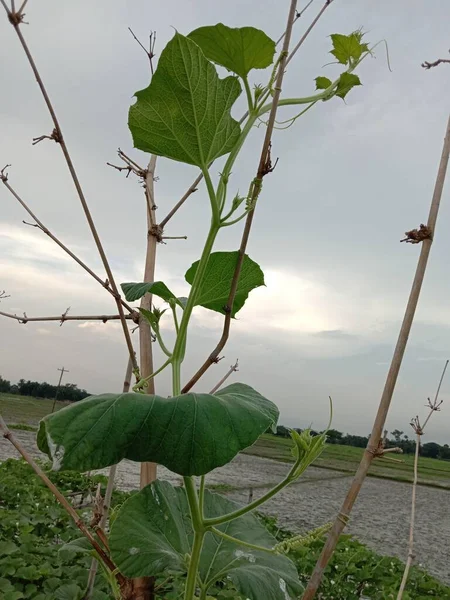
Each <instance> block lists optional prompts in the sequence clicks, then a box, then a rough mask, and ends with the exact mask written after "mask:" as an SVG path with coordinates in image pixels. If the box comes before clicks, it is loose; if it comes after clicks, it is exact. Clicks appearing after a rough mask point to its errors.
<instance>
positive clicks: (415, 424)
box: [397, 360, 448, 600]
mask: <svg viewBox="0 0 450 600" xmlns="http://www.w3.org/2000/svg"><path fill="white" fill-rule="evenodd" d="M447 367H448V360H447V361H446V363H445V366H444V370H443V371H442V375H441V378H440V380H439V384H438V387H437V391H436V396H435V398H434V402H431V400H430V399H428V404H427V407H428V408H429V409H430V411H429V413H428V416H427V418H426V419H425V423H424V424H423V425H421V424H420V421H419V417H418V416H417V417H415V418H414V419H413V420H412V421H411V426H412V428H413V429H414V433H415V434H416V451H415V453H414V479H413V488H412V498H411V517H410V523H409V541H408V558H407V559H406V565H405V570H404V572H403V577H402V582H401V584H400V589H399V590H398V595H397V600H401V599H402V598H403V593H404V591H405V587H406V583H407V581H408V575H409V570H410V568H411V565H412V563H413V560H414V558H415V554H414V528H415V524H416V493H417V481H418V469H419V451H420V443H421V438H422V435H423V433H424V430H425V427H426V426H427V423H428V421H429V420H430V417H431V415H432V414H433V413H435V412H438V411H440V410H441V404H442V400H441V401H440V402H439V400H438V396H439V392H440V391H441V385H442V382H443V380H444V377H445V372H446V370H447Z"/></svg>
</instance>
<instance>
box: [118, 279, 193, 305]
mask: <svg viewBox="0 0 450 600" xmlns="http://www.w3.org/2000/svg"><path fill="white" fill-rule="evenodd" d="M120 287H121V288H122V291H123V293H124V294H125V299H126V300H127V302H136V300H139V299H140V298H142V296H145V294H153V295H154V296H158V297H159V298H162V299H163V300H165V301H166V302H170V301H171V300H173V301H175V302H176V303H177V304H178V305H179V306H181V308H183V303H182V299H181V298H177V297H176V296H175V294H174V293H173V292H171V291H170V290H169V288H168V287H167V285H166V284H165V283H163V282H162V281H154V282H149V283H146V282H144V283H122V284H121V285H120Z"/></svg>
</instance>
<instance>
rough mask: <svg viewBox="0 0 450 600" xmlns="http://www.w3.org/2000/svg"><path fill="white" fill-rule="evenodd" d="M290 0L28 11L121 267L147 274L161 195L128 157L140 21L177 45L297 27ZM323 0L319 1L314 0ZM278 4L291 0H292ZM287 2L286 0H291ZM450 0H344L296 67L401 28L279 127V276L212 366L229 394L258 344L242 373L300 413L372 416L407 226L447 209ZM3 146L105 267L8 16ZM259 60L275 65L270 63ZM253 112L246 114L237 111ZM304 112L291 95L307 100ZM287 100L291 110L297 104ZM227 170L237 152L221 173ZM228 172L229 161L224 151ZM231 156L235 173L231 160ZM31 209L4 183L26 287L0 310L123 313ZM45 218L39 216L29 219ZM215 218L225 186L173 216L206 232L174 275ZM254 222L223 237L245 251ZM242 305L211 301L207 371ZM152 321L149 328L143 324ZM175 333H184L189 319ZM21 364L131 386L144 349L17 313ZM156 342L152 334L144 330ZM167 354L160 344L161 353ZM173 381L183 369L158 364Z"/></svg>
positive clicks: (163, 176)
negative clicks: (206, 29)
mask: <svg viewBox="0 0 450 600" xmlns="http://www.w3.org/2000/svg"><path fill="white" fill-rule="evenodd" d="M288 4H289V3H288V2H287V0H286V1H283V2H281V0H279V1H278V2H277V3H274V2H273V1H270V0H259V1H258V2H256V1H255V0H239V1H237V0H229V1H228V2H217V1H216V2H211V1H210V0H183V1H181V0H166V1H165V2H150V1H149V0H146V1H144V0H128V1H122V2H119V1H116V2H111V1H107V0H98V1H97V2H94V3H93V2H88V1H87V0H79V1H78V2H51V1H50V0H40V1H39V2H37V1H36V0H30V1H29V3H28V5H27V18H26V20H28V21H29V23H30V24H29V25H28V26H24V27H23V31H24V34H25V35H26V37H27V39H28V41H29V44H30V46H31V49H32V52H33V54H34V56H35V59H36V61H37V64H38V65H39V68H40V70H41V74H42V76H43V78H44V80H45V81H46V84H47V86H48V90H49V93H50V95H51V97H52V99H53V102H54V105H55V107H56V110H57V113H58V115H59V118H60V121H61V123H62V127H63V131H64V133H65V138H66V141H67V143H68V146H69V149H70V151H71V153H72V156H73V160H74V162H75V165H76V167H77V169H78V172H79V175H80V178H81V180H82V182H83V185H84V189H85V193H86V196H87V198H88V201H89V203H90V206H91V209H92V212H93V215H94V218H95V220H96V223H97V225H98V229H99V231H100V233H101V236H102V239H103V241H104V244H105V248H106V251H107V254H108V257H109V259H110V261H111V264H112V267H113V269H114V272H115V275H116V279H117V281H118V282H119V283H120V282H122V281H139V280H141V279H142V273H143V264H144V252H145V236H146V231H145V229H146V227H145V206H144V202H143V196H142V190H141V188H140V187H139V185H138V182H137V181H133V180H132V178H131V177H130V179H128V180H126V179H125V178H124V177H123V176H121V175H119V173H117V172H115V171H113V170H112V169H110V168H109V167H107V166H106V161H113V162H115V152H116V149H117V147H118V146H120V147H121V148H122V149H123V150H124V151H125V152H127V153H129V154H131V155H132V156H133V157H134V158H135V159H136V160H137V161H138V162H140V163H141V164H143V165H144V164H145V163H146V161H147V160H148V157H146V156H145V155H144V154H143V153H141V152H139V151H136V150H133V149H132V141H131V137H130V134H129V131H128V128H127V112H128V108H129V106H130V104H131V103H132V102H133V100H132V96H133V94H134V92H135V91H136V90H139V89H142V88H144V87H146V86H147V85H148V81H149V71H148V61H147V59H146V57H145V55H144V53H143V52H142V51H141V50H140V48H139V47H138V46H137V44H136V43H135V42H134V41H133V39H132V38H131V35H130V33H129V32H128V30H127V27H128V26H130V27H132V29H133V30H134V31H135V33H136V34H137V35H138V36H139V37H140V38H142V39H144V40H145V38H146V36H147V35H148V33H149V31H150V30H156V31H157V51H161V49H162V48H163V46H164V45H165V44H166V42H167V41H168V40H169V39H170V38H171V37H172V35H173V32H174V29H173V28H176V29H177V30H178V31H180V32H181V33H184V34H188V33H189V32H190V31H191V30H192V29H194V28H196V27H199V26H202V25H213V24H216V23H217V22H223V23H225V24H227V25H230V26H244V25H252V26H256V27H259V28H261V29H263V30H264V31H265V32H266V33H267V34H268V35H270V36H271V37H273V38H274V39H277V38H278V37H279V35H280V33H281V31H282V29H283V27H284V23H285V19H286V15H287V9H288ZM304 4H305V2H299V8H302V6H303V5H304ZM275 6H276V10H275ZM320 6H321V3H320V1H319V0H316V2H314V3H313V5H312V6H311V7H310V8H309V10H308V11H307V13H305V15H304V17H302V20H300V21H299V22H298V23H297V24H296V26H295V30H294V39H298V38H299V37H300V36H301V34H302V32H303V31H304V29H305V27H306V26H307V24H308V23H309V21H310V20H311V19H312V18H313V16H314V15H315V13H316V12H317V11H318V10H319V8H320ZM282 8H283V9H284V10H282ZM449 23H450V3H449V2H448V0H427V1H425V0H422V1H419V0H397V1H396V2H392V1H391V0H378V1H377V2H375V1H374V0H335V2H334V3H333V5H332V6H331V7H330V8H329V9H328V10H327V12H326V13H325V15H324V17H323V19H322V20H321V21H320V22H319V24H318V26H317V27H316V28H315V30H314V32H313V34H312V35H311V36H310V37H309V38H308V41H307V43H305V45H304V47H303V49H302V51H301V52H300V53H299V54H298V56H297V57H296V59H295V61H293V62H292V63H291V64H290V66H289V69H288V72H287V74H286V78H285V86H284V93H285V94H286V95H288V96H305V95H310V94H311V93H312V92H313V90H314V81H313V80H314V78H315V77H316V76H318V75H325V76H330V77H331V78H333V75H336V73H337V71H336V66H333V65H332V66H326V67H324V66H323V65H325V64H326V63H328V62H330V60H331V57H330V55H329V54H327V53H328V51H329V50H330V47H331V46H330V39H329V37H328V36H329V34H331V33H350V32H351V31H353V30H355V29H357V28H359V27H361V26H362V27H363V28H364V30H365V31H367V36H366V37H367V40H368V41H370V42H372V43H373V42H377V41H378V40H381V39H386V40H387V42H388V45H389V53H390V59H391V65H392V72H390V71H389V69H388V67H387V63H386V54H385V50H384V47H383V46H382V45H380V46H379V47H378V49H377V52H376V59H367V60H366V61H365V62H364V63H363V65H361V68H360V69H358V74H359V75H360V77H361V79H362V82H363V86H362V87H359V88H357V89H355V90H353V91H352V93H351V94H349V96H348V99H347V102H346V103H344V102H342V101H341V100H340V99H337V98H336V99H333V100H332V101H330V102H326V103H321V104H318V105H316V107H315V108H314V109H313V110H311V111H309V113H307V115H305V117H303V118H302V119H300V120H299V121H297V123H296V124H295V126H293V127H292V128H290V129H288V130H286V131H277V132H276V134H275V135H274V139H273V154H274V157H279V158H280V160H279V163H278V166H277V168H276V170H275V172H274V173H273V174H272V175H270V176H269V177H267V178H266V180H265V182H264V189H263V193H262V196H261V199H260V202H259V204H258V208H257V213H256V218H255V222H254V230H253V235H252V238H251V241H250V244H249V248H248V253H249V255H250V256H251V257H252V258H253V259H254V260H256V261H257V262H258V263H259V264H260V265H261V267H262V268H263V270H264V272H265V277H266V284H267V286H266V287H265V288H260V289H258V290H257V291H255V292H253V293H252V294H251V298H250V299H249V301H248V302H247V304H246V306H245V307H244V309H243V310H242V311H241V312H240V313H239V315H238V320H237V321H235V322H234V323H233V328H232V336H231V340H230V342H229V344H228V346H227V347H226V350H225V352H224V354H225V359H224V360H223V361H222V362H221V363H220V365H219V366H215V367H213V368H211V369H210V371H209V373H208V374H207V376H206V377H205V378H204V379H203V380H202V383H201V385H200V384H199V385H198V386H197V389H199V390H207V389H208V388H209V387H210V386H211V385H212V384H214V383H215V381H216V380H218V379H219V378H220V377H221V376H222V375H223V374H224V372H225V371H226V370H227V368H228V367H229V365H230V364H232V363H233V362H234V361H235V360H236V358H239V361H240V372H239V373H238V374H236V375H235V376H234V380H235V381H236V380H239V381H242V382H245V383H248V384H250V385H252V386H253V387H255V388H256V389H257V390H258V391H259V392H260V393H262V394H264V395H265V396H267V397H268V398H270V399H271V400H273V401H274V402H276V403H277V404H278V406H279V407H280V410H281V419H280V420H281V422H282V423H284V424H287V425H291V426H299V427H303V426H307V425H309V424H312V425H313V426H314V427H316V428H319V429H320V428H323V427H324V426H325V425H326V422H327V420H328V399H327V398H328V396H329V395H331V396H332V397H333V399H334V426H335V427H336V428H338V429H341V430H344V431H349V432H353V433H360V434H367V433H368V432H369V431H370V429H371V423H372V420H373V417H374V414H375V412H376V408H377V405H378V401H379V397H380V394H381V391H382V388H383V384H384V378H385V376H386V373H387V370H388V366H389V361H390V359H391V356H392V351H393V347H394V345H395V342H396V336H397V333H398V330H399V327H400V322H401V319H402V316H403V311H404V306H405V303H406V300H407V297H408V294H409V289H410V284H411V281H412V277H413V273H414V269H415V265H416V261H417V257H418V254H419V251H420V247H419V246H414V245H406V244H400V243H399V240H400V239H401V238H402V237H403V233H404V232H405V231H406V230H409V229H412V228H414V227H417V226H418V225H419V224H420V223H421V222H426V218H427V214H428V207H429V201H430V198H431V194H432V191H433V186H434V180H435V176H436V171H437V165H438V161H439V157H440V153H441V149H442V141H443V135H444V130H445V126H446V121H447V118H448V112H449V108H450V102H449V98H450V69H449V67H448V65H442V66H441V67H439V68H437V69H433V70H431V71H424V70H423V69H421V67H420V64H421V62H423V61H424V60H434V59H436V58H438V57H439V56H441V57H445V56H446V54H447V51H448V49H449V47H450V37H449V28H448V24H449ZM0 40H1V48H2V51H1V58H0V81H1V96H0V98H1V101H0V132H1V135H0V162H1V163H2V164H1V166H3V164H6V163H12V168H11V170H10V183H11V184H12V185H13V186H14V187H15V188H16V189H17V191H18V192H19V193H20V195H21V196H22V197H23V198H24V200H25V201H26V202H27V203H28V204H29V205H30V206H31V207H32V209H33V210H34V211H35V212H36V214H37V215H38V216H39V218H40V219H41V220H42V221H43V222H44V223H45V224H46V225H47V226H48V227H49V228H50V229H51V230H52V231H53V232H54V233H55V234H56V235H57V236H59V237H60V238H61V239H62V240H63V241H64V242H65V243H66V244H67V245H69V246H70V247H71V248H72V249H73V250H74V252H76V253H77V254H78V255H79V256H80V257H82V258H83V259H84V260H85V261H86V262H87V263H88V264H89V266H91V267H92V268H93V269H94V270H96V271H97V272H98V273H99V274H101V276H103V271H102V266H101V263H100V261H99V259H98V257H97V254H96V250H95V247H94V244H93V242H92V239H91V236H90V232H89V230H88V228H87V226H86V223H85V220H84V217H83V214H82V211H81V208H80V205H79V203H78V199H77V196H76V194H75V192H74V189H73V186H72V184H71V181H70V179H69V176H68V172H67V169H66V166H65V163H64V162H63V159H62V155H61V152H60V149H59V147H58V146H57V145H56V144H54V143H52V142H43V143H41V144H39V145H37V146H31V138H33V137H37V136H39V135H42V134H46V133H50V132H51V129H52V124H51V121H50V118H49V115H48V113H47V112H46V108H45V106H44V103H43V100H42V97H41V96H40V94H39V91H38V88H37V86H36V83H35V81H34V79H33V76H32V73H31V71H30V68H29V65H28V63H27V61H26V59H25V56H24V53H23V51H22V50H21V48H20V46H19V43H18V40H17V38H16V36H15V34H14V31H13V29H12V27H11V26H10V25H9V24H8V22H7V19H6V18H5V16H4V15H2V18H1V20H0ZM265 77H266V74H265V73H264V72H257V73H256V76H255V77H254V82H258V81H264V80H265ZM235 112H236V114H235V116H236V117H238V116H239V111H238V110H236V111H235ZM291 114H293V112H292V111H290V110H288V109H284V110H283V113H282V116H283V118H287V117H288V116H289V115H291ZM280 115H281V113H280ZM263 134H264V131H263V128H259V129H255V131H254V132H253V134H252V136H251V138H250V140H249V142H248V144H247V146H246V148H245V151H244V153H243V158H242V162H241V163H240V164H239V166H237V167H236V168H235V172H234V173H233V178H232V181H231V182H230V186H229V188H230V193H232V194H234V193H235V192H236V191H237V190H238V188H239V189H241V190H243V189H246V187H247V186H248V182H249V181H250V180H251V178H253V176H254V174H255V170H256V167H257V157H258V154H259V149H260V146H261V140H262V136H263ZM218 169H219V167H217V170H218ZM213 171H214V169H213ZM157 174H158V176H159V181H158V182H157V184H156V203H157V205H158V207H159V211H158V214H159V215H160V218H162V216H164V215H165V213H166V212H167V210H168V209H169V208H170V207H171V206H172V205H173V204H174V203H175V202H176V201H177V200H178V199H179V197H180V196H181V195H182V194H183V193H184V192H185V190H186V189H187V186H188V185H189V184H190V183H191V182H192V180H193V179H194V178H195V177H196V175H197V171H196V169H195V168H194V167H190V166H186V165H182V164H181V163H175V162H170V161H168V160H165V159H159V160H158V165H157ZM215 174H216V173H215ZM22 219H26V220H27V215H26V214H25V213H24V211H23V209H22V208H21V207H20V205H19V204H18V203H17V202H16V201H15V200H14V198H12V196H11V195H10V194H9V193H8V191H7V190H6V189H5V188H0V290H1V289H5V290H6V291H7V293H8V294H10V298H7V299H5V300H3V301H1V304H0V307H1V308H0V310H3V311H9V312H15V313H17V314H22V313H23V312H24V311H26V313H27V314H28V315H29V316H41V315H57V314H60V313H62V312H63V311H64V310H65V309H66V308H67V307H68V306H70V307H71V311H70V312H71V314H99V313H114V312H115V303H114V301H113V299H112V298H111V297H110V296H109V295H108V294H107V293H106V292H105V291H104V290H102V288H101V287H100V286H99V285H98V284H97V283H96V282H95V281H94V280H92V279H90V277H89V275H87V274H86V273H85V272H84V271H82V270H81V269H80V268H79V267H78V266H77V265H76V264H75V263H72V262H71V260H70V259H69V258H68V257H67V256H66V255H65V254H64V253H63V252H62V251H61V250H60V249H59V248H58V247H57V246H56V245H54V244H53V243H52V242H51V240H49V239H48V238H46V236H45V235H44V234H42V233H40V232H39V231H38V230H37V229H35V228H31V227H28V226H26V225H24V224H23V223H22ZM28 220H29V219H28ZM449 220H450V185H449V183H448V182H447V186H446V188H445V190H444V197H443V202H442V211H441V215H440V223H439V226H438V230H437V235H436V240H435V243H434V244H433V250H432V255H431V260H430V267H429V270H428V273H427V276H426V280H425V287H424V291H423V294H422V297H421V300H420V304H419V309H418V312H417V318H416V321H415V325H414V327H413V331H412V335H411V338H410V342H409V346H408V349H407V352H406V356H405V362H404V366H403V368H402V370H401V374H400V378H399V381H398V385H397V389H396V392H395V396H394V400H393V405H392V409H391V413H390V416H389V419H388V428H389V430H390V431H391V430H392V429H394V428H399V429H401V430H403V431H405V432H406V433H408V434H410V427H409V425H408V423H409V420H410V418H411V417H412V416H414V415H415V414H417V413H419V414H420V415H423V414H424V413H425V410H426V409H425V407H424V404H425V402H426V398H427V397H428V396H431V395H433V394H434V392H435V388H436V385H437V381H438V379H439V376H440V373H441V371H442V368H443V366H444V362H445V359H446V358H447V357H450V300H449V298H450V274H449V266H448V265H449V260H448V257H449V255H450V239H449V237H448V235H446V232H447V231H448V223H449ZM208 221H209V204H208V199H207V196H206V194H205V191H204V188H203V187H201V188H200V190H199V191H198V192H197V193H196V194H195V195H194V196H192V197H191V199H190V200H189V202H188V203H187V204H186V205H185V207H184V208H183V209H182V210H181V211H180V212H179V213H178V214H177V216H176V217H175V218H174V219H173V220H172V221H171V224H170V226H169V227H168V229H167V231H166V234H167V235H187V236H188V240H187V241H173V242H170V243H168V244H167V245H164V246H159V247H158V268H157V279H162V280H164V281H165V282H166V283H167V284H168V285H169V287H171V288H172V289H173V290H174V291H175V292H176V293H177V294H179V295H183V294H186V292H187V290H188V286H187V284H186V283H185V281H184V273H185V271H186V269H187V268H188V267H189V266H190V265H191V263H192V262H193V261H195V260H197V259H198V258H199V255H200V252H201V248H202V241H203V239H204V236H205V234H206V231H207V227H208ZM240 233H241V230H240V227H236V228H233V230H232V231H231V228H227V229H225V230H223V231H222V232H221V234H220V237H219V240H218V243H217V247H216V249H221V250H235V249H236V248H237V246H238V243H239V238H240ZM221 324H222V320H221V318H220V316H219V315H216V314H213V313H210V312H209V311H206V310H205V309H202V308H199V309H197V310H196V312H195V315H194V319H193V324H192V328H191V330H190V335H189V342H188V358H187V360H186V362H185V365H184V368H183V376H184V378H185V379H187V378H188V377H189V375H190V374H191V373H192V372H193V371H194V369H195V368H196V367H197V366H199V365H200V364H201V362H202V361H203V359H204V358H205V357H206V356H207V355H208V353H209V352H211V350H212V348H213V347H214V345H215V343H216V341H217V340H218V337H219V336H220V330H221ZM135 335H136V334H135ZM168 336H169V338H168V339H169V340H170V333H168ZM0 339H1V344H0V373H1V375H2V376H3V377H5V378H7V379H11V380H13V381H16V380H18V379H19V378H21V377H24V378H25V379H37V380H47V381H50V382H56V381H57V376H58V375H59V373H58V371H57V368H58V367H62V366H63V365H64V366H65V367H66V368H67V369H69V371H70V374H68V375H67V376H66V377H67V379H66V381H70V382H75V383H77V384H78V385H79V386H81V387H84V388H86V389H88V390H89V391H91V392H92V393H100V392H105V391H119V390H120V388H121V384H122V380H123V372H124V370H125V366H126V361H127V354H126V348H125V345H124V342H123V337H122V333H121V330H120V326H119V325H118V324H117V323H107V324H102V323H89V324H86V323H74V322H72V323H71V322H69V323H66V324H65V325H64V326H63V327H59V325H58V324H57V323H29V324H27V325H19V324H18V323H16V322H14V321H12V320H9V319H2V320H1V321H0ZM136 342H137V339H136ZM160 360H161V357H160V356H159V355H158V356H157V362H158V361H160ZM157 386H158V391H159V392H160V393H161V394H169V393H170V388H169V378H168V377H167V376H165V374H164V375H162V376H161V377H160V378H158V382H157ZM442 397H443V398H444V400H447V401H448V402H446V404H445V405H444V407H443V409H442V412H441V413H440V415H439V416H438V417H437V418H435V419H434V420H432V421H431V423H430V425H429V430H428V434H427V436H426V437H427V439H428V441H429V440H431V439H434V440H437V441H445V440H446V441H447V442H449V441H450V431H449V425H450V378H448V379H447V382H446V383H445V384H444V386H443V392H442Z"/></svg>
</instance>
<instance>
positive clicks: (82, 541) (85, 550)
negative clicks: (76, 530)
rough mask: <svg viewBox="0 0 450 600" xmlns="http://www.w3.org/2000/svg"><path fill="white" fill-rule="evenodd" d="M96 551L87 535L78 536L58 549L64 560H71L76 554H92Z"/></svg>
mask: <svg viewBox="0 0 450 600" xmlns="http://www.w3.org/2000/svg"><path fill="white" fill-rule="evenodd" d="M94 552H95V551H94V549H93V548H92V546H91V544H90V542H89V540H88V539H87V538H85V537H82V538H76V539H74V540H72V541H70V542H68V543H67V544H64V545H63V546H61V548H60V549H59V550H58V554H59V555H60V557H61V558H62V559H63V560H70V559H71V558H73V555H74V554H92V553H94Z"/></svg>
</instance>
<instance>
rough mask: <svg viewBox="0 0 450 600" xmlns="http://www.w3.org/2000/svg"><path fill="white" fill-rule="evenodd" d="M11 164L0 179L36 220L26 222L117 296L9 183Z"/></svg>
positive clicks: (123, 304) (4, 169) (1, 172)
mask: <svg viewBox="0 0 450 600" xmlns="http://www.w3.org/2000/svg"><path fill="white" fill-rule="evenodd" d="M9 166H10V165H6V166H5V167H3V169H2V170H1V171H0V180H1V181H2V183H3V185H4V186H5V187H6V189H7V190H8V191H9V192H10V193H11V194H12V195H13V196H14V198H15V199H16V200H17V201H18V202H19V204H20V205H21V206H22V207H23V208H24V209H25V210H26V212H27V213H28V214H29V215H30V217H31V218H32V219H33V220H34V221H35V223H36V225H33V224H31V223H25V221H24V223H25V224H26V225H33V227H37V228H38V229H40V230H41V231H42V232H43V233H45V235H47V236H48V237H49V238H50V239H51V240H53V241H54V242H55V243H56V244H57V245H58V246H59V247H60V248H62V250H64V252H66V254H68V255H69V256H70V257H71V258H73V260H74V261H75V262H76V263H77V264H79V265H80V267H82V268H83V269H84V270H85V271H87V272H88V273H89V275H91V276H92V277H93V278H94V279H95V281H97V282H98V283H99V284H100V285H101V286H102V287H103V288H105V290H107V291H108V292H109V293H110V294H111V295H112V296H115V293H114V291H113V290H112V289H111V286H110V284H109V282H108V281H107V280H106V281H105V280H103V279H102V278H101V277H99V276H98V275H97V274H96V273H94V271H93V270H92V269H90V268H89V267H88V266H87V265H86V264H85V263H84V262H83V261H82V260H81V259H80V258H78V256H77V255H76V254H74V253H73V252H72V251H71V250H69V248H68V247H67V246H65V245H64V244H63V243H62V242H61V241H60V240H59V239H58V238H57V237H56V236H55V235H54V234H53V233H52V232H51V231H50V230H49V229H48V227H46V226H45V225H44V223H42V221H41V220H40V219H38V217H37V216H36V215H35V214H34V212H33V211H32V210H31V209H30V207H29V206H28V205H27V204H26V203H25V202H24V200H23V199H22V198H21V197H20V196H19V194H18V193H17V192H16V190H15V189H14V188H13V187H12V186H11V185H10V184H9V181H8V174H7V173H6V169H7V167H9ZM121 304H122V306H123V307H124V308H125V309H126V310H128V311H129V312H130V313H131V312H133V309H132V308H131V307H130V306H129V305H128V304H127V303H126V302H125V301H124V300H122V299H121Z"/></svg>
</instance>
